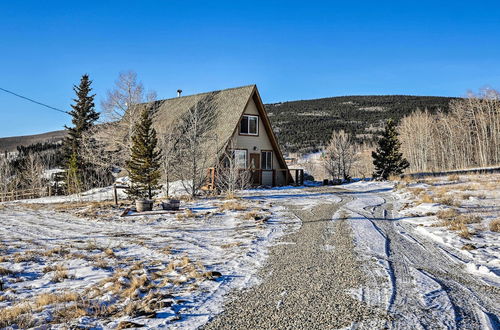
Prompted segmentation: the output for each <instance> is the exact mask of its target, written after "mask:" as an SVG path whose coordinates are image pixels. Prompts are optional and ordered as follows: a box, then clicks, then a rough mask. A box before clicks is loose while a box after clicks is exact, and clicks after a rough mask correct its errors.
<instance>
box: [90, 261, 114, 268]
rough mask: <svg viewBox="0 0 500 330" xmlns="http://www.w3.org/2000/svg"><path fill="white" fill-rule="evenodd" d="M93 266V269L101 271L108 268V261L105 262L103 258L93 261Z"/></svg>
mask: <svg viewBox="0 0 500 330" xmlns="http://www.w3.org/2000/svg"><path fill="white" fill-rule="evenodd" d="M93 265H94V267H97V268H101V269H107V268H110V265H109V262H108V260H106V259H104V258H97V259H95V261H94V263H93Z"/></svg>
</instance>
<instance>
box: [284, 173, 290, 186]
mask: <svg viewBox="0 0 500 330" xmlns="http://www.w3.org/2000/svg"><path fill="white" fill-rule="evenodd" d="M288 184H290V171H289V170H285V186H287V185H288Z"/></svg>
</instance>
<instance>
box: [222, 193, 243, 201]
mask: <svg viewBox="0 0 500 330" xmlns="http://www.w3.org/2000/svg"><path fill="white" fill-rule="evenodd" d="M224 199H226V200H241V197H239V196H236V195H235V194H232V193H227V194H226V195H225V196H224Z"/></svg>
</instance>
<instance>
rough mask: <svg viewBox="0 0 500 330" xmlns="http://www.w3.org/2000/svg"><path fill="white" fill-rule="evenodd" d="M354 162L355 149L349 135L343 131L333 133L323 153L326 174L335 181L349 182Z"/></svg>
mask: <svg viewBox="0 0 500 330" xmlns="http://www.w3.org/2000/svg"><path fill="white" fill-rule="evenodd" d="M355 160H356V148H355V144H354V141H353V140H352V137H351V136H350V134H348V133H346V132H344V131H343V130H340V131H335V132H333V134H332V137H331V139H330V143H329V144H328V146H327V147H326V149H325V153H324V166H325V169H326V170H327V172H328V174H330V175H331V176H332V177H333V178H336V179H344V180H350V178H351V170H352V166H353V164H354V162H355Z"/></svg>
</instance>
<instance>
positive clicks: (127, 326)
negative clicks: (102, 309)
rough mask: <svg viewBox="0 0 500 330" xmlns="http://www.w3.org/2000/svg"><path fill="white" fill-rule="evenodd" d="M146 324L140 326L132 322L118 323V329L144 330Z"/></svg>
mask: <svg viewBox="0 0 500 330" xmlns="http://www.w3.org/2000/svg"><path fill="white" fill-rule="evenodd" d="M142 327H144V324H139V323H135V322H131V321H121V322H120V323H118V326H117V327H116V329H130V328H142Z"/></svg>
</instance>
